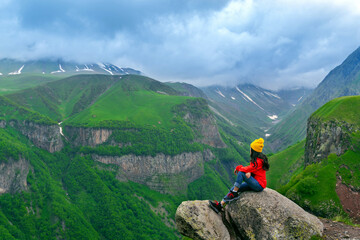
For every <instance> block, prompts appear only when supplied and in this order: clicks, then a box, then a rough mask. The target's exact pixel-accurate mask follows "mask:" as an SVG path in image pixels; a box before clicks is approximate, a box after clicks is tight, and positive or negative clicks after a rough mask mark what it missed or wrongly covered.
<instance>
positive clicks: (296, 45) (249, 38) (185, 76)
mask: <svg viewBox="0 0 360 240" xmlns="http://www.w3.org/2000/svg"><path fill="white" fill-rule="evenodd" d="M4 1H6V2H7V4H4V5H3V6H0V13H4V15H1V14H0V40H1V42H2V45H0V53H2V57H16V58H27V59H29V58H36V57H49V56H50V57H62V58H65V59H69V60H77V61H108V62H113V63H115V64H118V65H121V66H130V67H134V68H138V69H140V70H142V71H144V72H145V73H147V74H148V75H149V76H151V77H155V78H157V79H159V80H163V81H169V80H177V81H186V82H189V83H193V84H196V85H202V86H204V85H209V84H224V85H229V84H236V83H239V82H245V81H246V82H253V83H256V84H259V85H261V86H264V87H269V88H273V89H276V88H281V87H293V86H307V87H315V86H316V85H317V84H318V83H319V82H320V81H321V80H322V78H323V77H324V76H325V75H326V73H327V72H329V71H330V70H331V69H332V68H333V67H335V66H336V65H337V64H340V63H341V61H343V60H344V59H345V57H346V56H347V55H348V54H350V53H351V52H352V51H353V50H355V49H356V48H357V47H358V45H359V42H360V28H359V27H358V23H359V22H360V10H359V9H360V4H357V3H354V1H351V0H344V1H333V2H332V1H325V0H316V1H310V0H309V1H300V0H294V1H285V0H277V1H271V2H270V1H260V0H233V1H218V0H217V1H215V0H211V1H210V0H199V1H192V0H186V1H165V0H153V1H144V0H134V1H127V2H125V1H115V0H108V1H100V0H94V1H84V0H78V1H70V0H62V1H45V0H34V1H25V0H23V1H15V0H4ZM20 3H21V4H20ZM10 10H11V11H10ZM10 13H11V14H10Z"/></svg>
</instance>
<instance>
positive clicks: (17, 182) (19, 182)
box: [0, 158, 30, 194]
mask: <svg viewBox="0 0 360 240" xmlns="http://www.w3.org/2000/svg"><path fill="white" fill-rule="evenodd" d="M29 169H30V164H29V162H28V161H27V160H25V159H24V158H20V159H19V160H13V159H8V161H7V162H1V163H0V194H2V193H7V192H8V193H16V192H20V191H22V190H26V189H27V181H26V178H27V175H28V173H29Z"/></svg>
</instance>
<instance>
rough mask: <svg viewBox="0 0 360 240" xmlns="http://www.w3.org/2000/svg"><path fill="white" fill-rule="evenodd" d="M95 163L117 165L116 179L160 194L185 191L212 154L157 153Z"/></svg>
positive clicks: (94, 156) (98, 158)
mask: <svg viewBox="0 0 360 240" xmlns="http://www.w3.org/2000/svg"><path fill="white" fill-rule="evenodd" d="M92 157H93V159H94V160H96V161H98V162H101V163H104V164H114V165H116V166H118V173H117V177H118V179H120V180H131V181H134V182H137V183H141V184H145V185H147V186H149V187H150V188H152V189H154V190H157V191H159V192H162V193H174V192H175V193H179V192H185V191H186V189H187V185H188V184H189V183H191V182H192V181H194V180H196V179H197V178H199V177H201V176H202V175H203V174H204V166H203V163H204V162H206V161H210V160H212V159H213V158H214V155H213V154H212V153H211V151H210V150H205V151H204V152H195V153H182V154H178V155H175V156H168V155H164V154H162V153H161V154H157V155H156V156H154V157H153V156H136V155H134V154H130V155H125V156H99V155H95V154H94V155H93V156H92Z"/></svg>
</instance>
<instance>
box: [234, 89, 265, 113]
mask: <svg viewBox="0 0 360 240" xmlns="http://www.w3.org/2000/svg"><path fill="white" fill-rule="evenodd" d="M236 90H237V91H238V92H239V93H241V94H242V95H244V96H245V97H246V98H247V99H248V100H250V101H251V102H252V103H253V104H255V105H256V106H258V107H259V108H260V109H262V110H264V111H265V109H263V108H262V107H261V106H260V105H259V104H257V103H256V102H255V101H254V100H252V99H251V98H250V97H249V96H248V95H247V94H245V93H244V92H243V91H241V90H240V89H239V88H238V87H236Z"/></svg>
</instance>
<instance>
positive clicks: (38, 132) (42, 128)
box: [9, 121, 64, 153]
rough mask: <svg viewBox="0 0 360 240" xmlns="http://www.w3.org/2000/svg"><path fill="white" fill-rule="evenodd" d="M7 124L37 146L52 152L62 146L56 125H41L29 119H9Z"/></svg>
mask: <svg viewBox="0 0 360 240" xmlns="http://www.w3.org/2000/svg"><path fill="white" fill-rule="evenodd" d="M9 124H10V125H11V126H12V127H14V128H16V129H18V130H19V131H20V132H21V133H22V134H23V135H25V136H26V137H27V138H29V139H30V141H31V142H32V143H33V144H34V145H35V146H37V147H39V148H42V149H45V150H47V151H49V152H51V153H53V152H57V151H60V150H61V149H62V148H63V147H64V142H63V140H62V137H61V134H60V128H59V126H58V125H42V124H38V123H34V122H29V121H10V123H9Z"/></svg>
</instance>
